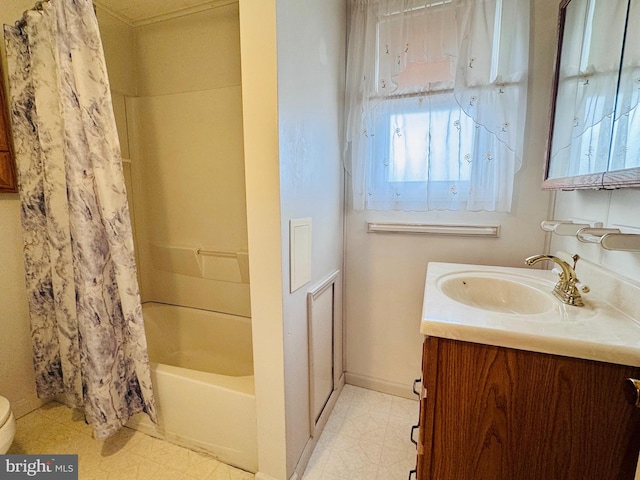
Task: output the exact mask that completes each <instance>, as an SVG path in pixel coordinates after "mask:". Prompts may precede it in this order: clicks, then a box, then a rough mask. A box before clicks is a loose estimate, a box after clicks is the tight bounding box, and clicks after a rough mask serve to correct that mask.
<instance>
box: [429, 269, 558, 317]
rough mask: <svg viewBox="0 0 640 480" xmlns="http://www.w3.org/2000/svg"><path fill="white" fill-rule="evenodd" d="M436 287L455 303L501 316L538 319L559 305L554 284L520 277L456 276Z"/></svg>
mask: <svg viewBox="0 0 640 480" xmlns="http://www.w3.org/2000/svg"><path fill="white" fill-rule="evenodd" d="M437 287H438V288H439V289H440V291H441V292H442V293H444V294H445V295H446V296H447V297H449V298H450V299H452V300H455V301H456V302H459V303H463V304H465V305H468V306H470V307H475V308H479V309H482V310H489V311H492V312H499V313H514V314H519V315H537V314H541V313H545V312H548V311H550V310H552V309H553V308H554V307H555V305H556V304H557V302H558V301H557V300H555V298H554V297H553V296H552V294H551V290H552V289H553V283H550V282H543V281H540V282H532V281H531V279H529V278H526V277H520V276H517V275H497V274H488V273H485V272H473V271H468V272H457V273H454V274H449V275H443V276H442V277H441V278H439V280H438V282H437Z"/></svg>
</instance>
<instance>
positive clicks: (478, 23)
mask: <svg viewBox="0 0 640 480" xmlns="http://www.w3.org/2000/svg"><path fill="white" fill-rule="evenodd" d="M349 5H350V25H349V36H348V53H347V119H346V126H347V138H346V140H347V148H346V155H345V168H346V169H347V171H348V173H349V174H350V176H351V188H352V202H353V208H355V209H358V210H360V209H365V208H366V209H379V210H413V211H425V210H432V209H447V210H487V211H499V212H507V211H509V210H510V208H511V200H512V195H513V178H514V174H515V172H517V171H518V169H519V168H520V166H521V163H522V150H523V139H524V124H525V113H526V101H527V76H528V63H529V59H528V52H529V0H504V2H503V1H502V0H486V1H479V0H444V1H438V2H433V1H429V2H425V1H424V0H423V1H416V0H351V2H350V4H349Z"/></svg>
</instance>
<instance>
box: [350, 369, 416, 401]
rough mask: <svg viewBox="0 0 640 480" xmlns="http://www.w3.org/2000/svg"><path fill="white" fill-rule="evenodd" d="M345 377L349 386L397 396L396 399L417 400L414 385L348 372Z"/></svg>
mask: <svg viewBox="0 0 640 480" xmlns="http://www.w3.org/2000/svg"><path fill="white" fill-rule="evenodd" d="M345 377H346V382H347V384H348V385H354V386H356V387H362V388H366V389H368V390H375V391H376V392H382V393H387V394H389V395H395V396H396V397H403V398H408V399H410V400H416V396H415V394H414V393H413V386H412V385H405V384H403V383H395V382H389V381H387V380H381V379H379V378H373V377H368V376H366V375H358V374H357V373H350V372H346V373H345Z"/></svg>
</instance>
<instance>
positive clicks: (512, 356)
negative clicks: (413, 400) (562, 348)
mask: <svg viewBox="0 0 640 480" xmlns="http://www.w3.org/2000/svg"><path fill="white" fill-rule="evenodd" d="M638 376H640V368H637V367H628V366H623V365H614V364H610V363H602V362H595V361H590V360H581V359H576V358H569V357H562V356H557V355H548V354H542V353H534V352H529V351H523V350H516V349H510V348H503V347H494V346H489V345H483V344H475V343H468V342H462V341H456V340H448V339H441V338H436V337H427V338H426V339H425V342H424V354H423V388H422V395H421V397H422V398H421V402H420V433H419V440H418V462H417V469H418V472H417V478H418V479H420V480H427V479H428V480H483V479H484V480H590V479H593V480H607V479H611V480H613V479H615V480H626V479H629V480H632V479H633V478H634V475H635V469H636V463H637V461H638V451H639V450H640V409H638V408H636V407H634V406H633V405H631V404H630V403H628V402H627V401H626V400H625V396H624V393H623V382H624V380H625V379H626V378H628V377H635V378H638Z"/></svg>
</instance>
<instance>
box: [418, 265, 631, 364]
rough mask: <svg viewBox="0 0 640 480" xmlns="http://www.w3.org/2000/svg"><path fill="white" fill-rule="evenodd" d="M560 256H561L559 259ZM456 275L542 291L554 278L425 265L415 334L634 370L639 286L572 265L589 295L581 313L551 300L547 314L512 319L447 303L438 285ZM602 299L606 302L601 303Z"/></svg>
mask: <svg viewBox="0 0 640 480" xmlns="http://www.w3.org/2000/svg"><path fill="white" fill-rule="evenodd" d="M560 256H566V255H565V254H560ZM456 272H478V273H479V274H484V275H496V276H500V275H504V274H505V273H506V274H508V275H512V276H515V277H516V278H518V279H520V280H522V281H523V282H525V283H528V284H531V285H533V284H534V283H535V282H538V284H539V285H547V286H548V289H549V293H550V292H551V290H552V289H553V286H554V284H555V282H557V280H558V275H557V274H556V273H554V272H552V271H550V270H539V269H534V268H508V267H492V266H482V265H468V264H455V263H438V262H433V263H429V265H428V267H427V275H426V285H425V295H424V302H423V314H422V322H421V325H420V332H421V333H422V334H424V335H428V336H436V337H440V338H448V339H454V340H463V341H470V342H475V343H483V344H487V345H495V346H502V347H508V348H515V349H521V350H529V351H533V352H540V353H550V354H556V355H565V356H571V357H575V358H583V359H589V360H597V361H602V362H611V363H617V364H623V365H630V366H640V323H638V320H639V319H640V306H639V305H638V302H637V300H636V299H637V298H638V296H639V295H640V285H638V284H637V283H635V282H633V281H632V280H629V279H625V278H623V277H620V276H618V275H615V274H614V273H613V272H610V271H607V270H606V269H604V268H602V267H600V266H598V265H595V264H592V263H590V262H587V261H585V260H582V259H580V260H578V263H577V266H576V272H577V274H578V278H579V279H580V280H582V281H583V283H584V284H586V285H588V286H589V287H590V289H591V291H590V292H589V293H586V294H583V299H584V302H585V306H584V307H575V306H570V305H564V304H562V303H561V302H559V301H558V300H556V299H555V298H554V297H551V298H552V299H553V300H555V305H554V306H553V308H552V310H550V311H549V310H547V311H543V312H542V313H534V314H526V315H518V314H510V313H500V312H494V311H488V310H485V309H480V308H475V307H472V306H468V305H464V304H462V303H459V302H456V301H454V300H451V299H450V298H449V297H448V296H447V295H445V294H444V293H443V292H442V290H441V288H440V286H439V280H440V279H442V278H445V277H443V276H447V275H451V274H453V273H456ZM605 299H607V300H605Z"/></svg>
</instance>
